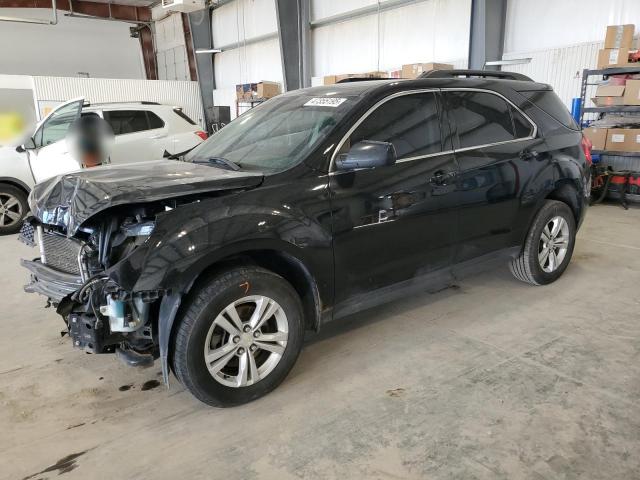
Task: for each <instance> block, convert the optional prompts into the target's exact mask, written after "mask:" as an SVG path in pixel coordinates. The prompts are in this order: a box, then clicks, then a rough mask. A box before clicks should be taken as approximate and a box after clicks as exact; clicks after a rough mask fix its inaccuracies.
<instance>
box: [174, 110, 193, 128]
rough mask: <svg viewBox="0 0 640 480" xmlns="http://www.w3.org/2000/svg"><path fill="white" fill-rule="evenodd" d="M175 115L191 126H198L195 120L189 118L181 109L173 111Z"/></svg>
mask: <svg viewBox="0 0 640 480" xmlns="http://www.w3.org/2000/svg"><path fill="white" fill-rule="evenodd" d="M173 113H175V114H176V115H178V116H179V117H180V118H181V119H183V120H184V121H185V122H187V123H190V124H191V125H196V122H194V121H193V120H191V119H190V118H189V116H188V115H187V114H186V113H184V112H183V111H182V110H181V109H180V108H174V109H173Z"/></svg>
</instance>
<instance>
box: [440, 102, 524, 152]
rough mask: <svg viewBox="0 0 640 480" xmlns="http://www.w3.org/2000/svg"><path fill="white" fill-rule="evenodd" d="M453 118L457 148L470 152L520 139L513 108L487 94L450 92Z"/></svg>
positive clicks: (450, 113)
mask: <svg viewBox="0 0 640 480" xmlns="http://www.w3.org/2000/svg"><path fill="white" fill-rule="evenodd" d="M445 95H446V98H447V106H448V112H449V116H450V118H452V119H453V121H454V122H455V125H456V127H457V131H458V139H457V142H456V143H457V145H456V147H457V148H469V147H474V146H479V145H487V144H491V143H498V142H506V141H509V140H514V139H515V138H516V136H515V134H514V127H513V123H512V120H511V105H509V103H507V102H506V101H505V100H504V99H503V98H501V97H499V96H497V95H494V94H492V93H486V92H475V91H461V92H446V93H445Z"/></svg>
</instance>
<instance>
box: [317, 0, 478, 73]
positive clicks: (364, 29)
mask: <svg viewBox="0 0 640 480" xmlns="http://www.w3.org/2000/svg"><path fill="white" fill-rule="evenodd" d="M317 2H318V0H314V8H316V7H317V8H318V9H319V6H320V5H321V3H322V9H319V11H322V12H325V13H326V12H331V11H332V10H330V7H331V4H328V3H326V2H321V3H317ZM353 2H355V0H353V1H352V2H351V3H353ZM336 3H340V4H341V5H342V2H336ZM356 3H357V2H356ZM374 3H375V2H374ZM470 12H471V0H427V1H423V2H418V3H415V4H411V5H408V6H404V7H399V8H395V9H391V10H388V11H383V12H381V14H380V22H379V24H380V29H379V30H378V16H377V14H373V15H368V16H365V17H359V18H356V19H353V20H348V21H345V22H340V23H335V24H331V25H326V26H322V27H319V28H316V29H314V30H313V31H312V42H311V45H312V56H313V68H312V75H313V76H322V75H330V74H340V73H352V72H353V73H358V72H364V71H371V70H376V69H378V66H379V68H380V69H381V70H388V69H393V68H396V67H399V66H401V65H402V64H404V63H416V62H430V61H436V62H449V63H455V64H456V65H458V66H460V65H462V66H464V65H466V59H467V57H468V44H469V29H470ZM323 15H324V13H323ZM378 32H379V33H378ZM378 37H379V39H380V44H379V45H380V46H379V60H378Z"/></svg>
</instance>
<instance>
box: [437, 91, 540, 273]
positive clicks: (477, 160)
mask: <svg viewBox="0 0 640 480" xmlns="http://www.w3.org/2000/svg"><path fill="white" fill-rule="evenodd" d="M443 96H444V98H445V104H446V105H447V114H448V117H449V121H450V124H451V128H452V131H453V143H454V149H455V152H456V159H457V161H458V165H459V167H460V175H459V177H458V182H457V191H458V195H457V197H458V198H459V203H460V210H459V212H460V217H459V218H460V225H459V228H458V232H459V233H458V243H459V245H458V249H457V254H456V262H462V261H465V260H470V259H472V258H476V257H480V256H483V255H485V254H489V253H491V252H494V251H496V250H500V249H503V248H506V247H511V246H514V245H515V244H516V243H517V238H518V235H516V234H515V233H516V232H515V230H514V229H515V226H516V225H517V216H518V214H519V211H520V208H521V207H520V205H521V201H523V199H524V201H526V195H525V194H524V191H525V190H526V186H527V184H528V183H529V179H530V177H531V175H532V174H533V173H535V171H537V170H538V169H539V167H538V164H539V162H540V161H541V160H542V158H541V157H540V156H538V151H537V149H536V146H537V145H540V143H541V140H539V139H536V138H535V136H536V127H535V125H534V124H533V122H532V121H531V120H530V119H528V118H527V117H526V116H525V115H524V114H523V113H522V112H521V111H519V110H518V109H517V108H516V107H515V106H514V105H513V104H511V103H510V102H509V101H507V99H506V98H504V97H503V96H501V95H499V94H496V93H494V92H490V91H484V90H482V91H480V90H470V89H469V90H450V91H443Z"/></svg>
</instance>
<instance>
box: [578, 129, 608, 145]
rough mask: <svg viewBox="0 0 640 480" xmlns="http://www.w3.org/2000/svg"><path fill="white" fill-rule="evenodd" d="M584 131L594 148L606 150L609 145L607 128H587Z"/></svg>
mask: <svg viewBox="0 0 640 480" xmlns="http://www.w3.org/2000/svg"><path fill="white" fill-rule="evenodd" d="M582 133H584V136H585V137H587V138H588V139H589V140H590V141H591V143H592V145H593V150H604V149H605V148H606V145H607V129H606V128H585V129H584V130H583V131H582Z"/></svg>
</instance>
